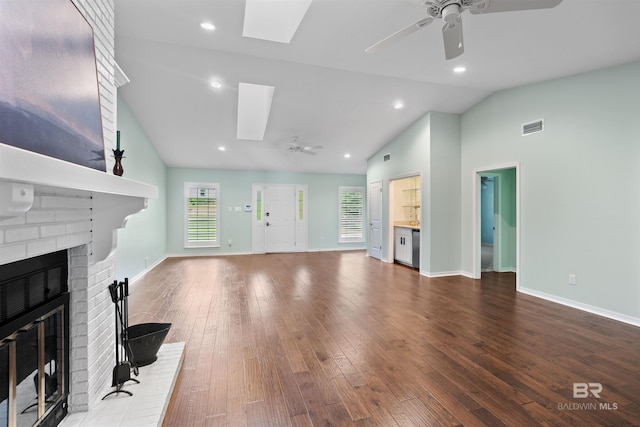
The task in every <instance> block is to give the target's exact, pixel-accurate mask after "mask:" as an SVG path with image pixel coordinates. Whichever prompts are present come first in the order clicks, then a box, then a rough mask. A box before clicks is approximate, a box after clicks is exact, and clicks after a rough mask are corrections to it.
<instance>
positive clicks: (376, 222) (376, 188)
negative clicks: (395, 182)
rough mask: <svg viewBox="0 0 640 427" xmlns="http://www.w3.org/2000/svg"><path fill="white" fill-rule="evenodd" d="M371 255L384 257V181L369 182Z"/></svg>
mask: <svg viewBox="0 0 640 427" xmlns="http://www.w3.org/2000/svg"><path fill="white" fill-rule="evenodd" d="M369 218H370V222H369V256H371V257H373V258H377V259H382V181H376V182H372V183H370V184H369Z"/></svg>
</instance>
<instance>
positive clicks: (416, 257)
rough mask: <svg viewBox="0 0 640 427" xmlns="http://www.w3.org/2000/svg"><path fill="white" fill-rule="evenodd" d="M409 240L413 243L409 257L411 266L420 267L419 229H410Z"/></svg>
mask: <svg viewBox="0 0 640 427" xmlns="http://www.w3.org/2000/svg"><path fill="white" fill-rule="evenodd" d="M411 242H412V243H413V245H412V246H413V255H412V257H411V260H412V263H411V264H412V266H413V268H417V269H420V230H416V229H413V230H412V233H411Z"/></svg>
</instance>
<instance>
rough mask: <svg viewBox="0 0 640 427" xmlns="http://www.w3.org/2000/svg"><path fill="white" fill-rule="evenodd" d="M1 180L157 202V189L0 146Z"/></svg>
mask: <svg viewBox="0 0 640 427" xmlns="http://www.w3.org/2000/svg"><path fill="white" fill-rule="evenodd" d="M0 180H3V181H11V182H23V183H27V184H34V185H46V186H49V187H58V188H65V189H71V190H80V191H90V192H94V193H107V194H114V195H120V196H132V197H142V198H145V199H156V198H158V188H157V187H155V186H152V185H148V184H144V183H141V182H137V181H132V180H130V179H126V178H123V177H120V176H115V175H111V174H110V173H107V172H101V171H99V170H95V169H91V168H88V167H84V166H80V165H76V164H74V163H69V162H65V161H63V160H59V159H56V158H53V157H48V156H44V155H42V154H38V153H33V152H31V151H26V150H22V149H20V148H16V147H13V146H10V145H6V144H1V143H0Z"/></svg>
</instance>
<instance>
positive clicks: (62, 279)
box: [0, 251, 70, 427]
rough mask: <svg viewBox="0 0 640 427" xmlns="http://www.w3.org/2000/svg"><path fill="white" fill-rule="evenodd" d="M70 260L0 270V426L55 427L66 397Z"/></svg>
mask: <svg viewBox="0 0 640 427" xmlns="http://www.w3.org/2000/svg"><path fill="white" fill-rule="evenodd" d="M67 283H68V255H67V251H58V252H54V253H50V254H47V255H42V256H38V257H35V258H29V259H25V260H21V261H17V262H13V263H10V264H5V265H1V266H0V425H3V426H10V427H11V426H18V425H38V426H45V427H48V426H55V425H58V424H59V423H60V421H61V420H62V418H64V416H65V415H66V413H67V398H68V395H69V348H70V343H69V292H68V285H67Z"/></svg>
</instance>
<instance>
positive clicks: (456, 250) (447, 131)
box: [423, 112, 460, 275]
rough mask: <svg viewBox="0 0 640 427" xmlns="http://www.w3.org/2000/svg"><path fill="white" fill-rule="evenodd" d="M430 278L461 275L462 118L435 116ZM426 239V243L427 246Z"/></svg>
mask: <svg viewBox="0 0 640 427" xmlns="http://www.w3.org/2000/svg"><path fill="white" fill-rule="evenodd" d="M429 160H430V164H431V168H430V169H431V177H430V179H429V183H430V190H429V194H430V200H427V201H426V202H425V203H427V205H428V209H427V210H426V212H427V213H428V217H427V218H426V220H427V223H428V224H429V234H428V236H426V237H428V239H427V242H428V244H429V246H430V249H429V252H430V256H431V261H430V270H428V271H429V273H430V275H447V274H458V273H459V272H460V116H459V115H457V114H447V113H437V112H432V113H431V156H430V159H429ZM424 241H425V240H424V238H423V242H424Z"/></svg>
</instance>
